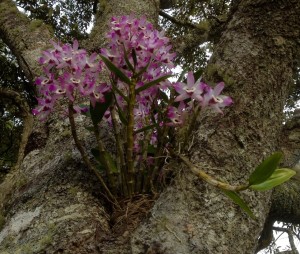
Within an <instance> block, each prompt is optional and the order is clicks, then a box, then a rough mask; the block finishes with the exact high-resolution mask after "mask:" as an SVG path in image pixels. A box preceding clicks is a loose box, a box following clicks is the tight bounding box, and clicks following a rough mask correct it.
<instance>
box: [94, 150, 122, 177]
mask: <svg viewBox="0 0 300 254" xmlns="http://www.w3.org/2000/svg"><path fill="white" fill-rule="evenodd" d="M91 153H92V155H93V156H94V157H95V159H96V160H97V161H98V163H99V164H100V166H101V167H103V168H106V166H107V168H108V169H109V171H110V172H112V173H118V169H117V167H116V164H115V162H114V160H113V158H112V156H111V155H110V153H109V152H107V151H103V152H100V151H99V149H98V148H92V149H91ZM105 165H106V166H105Z"/></svg>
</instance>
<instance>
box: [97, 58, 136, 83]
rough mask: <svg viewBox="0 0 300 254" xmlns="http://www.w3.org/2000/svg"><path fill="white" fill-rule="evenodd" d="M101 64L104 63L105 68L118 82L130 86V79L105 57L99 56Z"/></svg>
mask: <svg viewBox="0 0 300 254" xmlns="http://www.w3.org/2000/svg"><path fill="white" fill-rule="evenodd" d="M100 57H101V58H102V60H103V62H104V63H105V65H106V67H107V68H108V69H109V70H110V71H111V72H112V73H114V74H115V75H116V76H117V77H118V78H119V79H120V80H122V81H123V82H125V83H126V84H128V85H132V83H131V81H130V79H129V78H128V77H127V76H126V75H125V74H124V73H123V72H122V71H121V70H120V69H119V68H118V67H117V66H115V65H114V64H113V63H112V62H111V61H110V60H108V59H107V58H106V57H104V56H102V55H100Z"/></svg>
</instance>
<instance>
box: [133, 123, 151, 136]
mask: <svg viewBox="0 0 300 254" xmlns="http://www.w3.org/2000/svg"><path fill="white" fill-rule="evenodd" d="M156 126H157V124H151V125H148V126H145V127H143V128H141V129H138V130H136V131H135V132H134V134H137V133H139V132H143V131H147V130H151V129H153V128H154V127H156Z"/></svg>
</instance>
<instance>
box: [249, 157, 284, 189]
mask: <svg viewBox="0 0 300 254" xmlns="http://www.w3.org/2000/svg"><path fill="white" fill-rule="evenodd" d="M281 158H282V153H280V152H276V153H274V154H272V155H271V156H270V157H268V158H267V159H265V160H264V161H263V162H262V163H261V164H259V165H258V166H257V167H256V169H255V170H254V172H253V173H252V174H251V175H250V178H249V185H257V184H260V183H262V182H264V181H266V180H267V179H268V178H269V177H270V176H271V175H272V174H273V172H274V171H275V169H276V168H277V166H278V164H279V162H280V160H281Z"/></svg>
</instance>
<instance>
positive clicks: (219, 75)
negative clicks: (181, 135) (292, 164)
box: [0, 0, 300, 254]
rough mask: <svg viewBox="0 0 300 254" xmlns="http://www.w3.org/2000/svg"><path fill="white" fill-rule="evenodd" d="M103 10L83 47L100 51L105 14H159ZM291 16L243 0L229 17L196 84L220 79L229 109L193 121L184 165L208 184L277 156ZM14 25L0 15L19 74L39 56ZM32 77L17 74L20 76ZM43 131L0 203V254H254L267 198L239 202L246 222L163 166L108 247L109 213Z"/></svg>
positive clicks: (54, 129) (153, 9) (295, 11)
mask: <svg viewBox="0 0 300 254" xmlns="http://www.w3.org/2000/svg"><path fill="white" fill-rule="evenodd" d="M9 2H10V1H7V0H6V1H2V2H1V3H0V10H1V14H2V12H3V11H5V14H7V15H15V14H16V13H15V12H12V11H11V9H9V8H8V7H7V6H8V4H9ZM107 4H108V5H109V6H108V7H109V8H108V9H105V10H104V12H103V13H102V14H101V15H102V16H101V17H98V20H97V23H96V28H95V31H93V33H92V36H91V40H90V42H88V43H89V48H90V49H96V48H99V45H102V44H103V39H102V38H103V31H104V30H105V29H106V28H105V27H104V26H103V22H106V21H107V18H109V17H111V15H115V14H126V13H131V12H134V10H136V13H139V14H140V13H143V14H149V15H150V17H152V18H155V17H157V14H158V6H159V5H158V1H157V2H156V1H150V0H149V1H137V2H136V1H129V0H128V1H122V2H121V3H120V2H119V1H108V2H107ZM110 4H112V5H110ZM121 7H122V8H121ZM106 11H107V12H106ZM3 13H4V12H3ZM299 14H300V3H299V1H280V0H277V1H272V2H270V1H262V0H256V1H253V0H244V1H241V2H240V4H239V5H238V7H237V9H236V11H235V12H234V13H233V14H232V17H231V20H230V22H229V23H228V25H227V27H226V30H225V31H224V32H223V34H222V37H221V39H220V41H219V43H218V45H217V46H216V48H215V54H214V56H213V58H212V61H211V63H210V66H209V67H208V69H207V72H206V76H205V77H206V79H207V81H208V82H216V81H220V80H224V81H225V82H226V84H227V93H230V95H231V96H232V97H233V98H234V101H235V104H234V106H233V107H232V108H231V109H227V110H226V111H225V115H224V116H223V117H220V116H219V115H203V116H202V117H201V119H199V124H200V123H201V125H200V126H199V127H198V129H197V131H196V132H195V133H194V134H193V135H194V141H193V144H192V146H191V150H190V158H191V160H192V161H193V162H194V163H196V164H199V165H200V166H201V168H203V169H205V170H206V171H207V172H208V173H210V174H211V175H214V176H215V177H216V178H219V179H223V180H227V181H228V182H230V183H232V184H236V183H241V184H242V183H244V182H245V181H246V179H247V177H248V175H249V174H250V172H251V171H252V170H253V168H254V167H255V166H256V165H257V164H258V163H259V161H261V160H262V159H263V158H265V157H267V156H268V155H270V154H271V153H272V152H273V151H274V150H276V149H277V147H278V137H279V134H280V131H281V119H282V110H283V105H284V101H285V99H286V97H287V94H288V90H289V85H290V83H291V78H292V67H293V53H294V50H295V49H296V46H295V44H294V41H295V40H296V38H298V37H299V32H300V23H299V19H298V16H299ZM10 17H11V16H10ZM16 20H18V18H17V17H16ZM16 20H15V19H7V18H5V17H3V15H1V16H0V25H1V28H0V29H1V30H0V32H1V37H2V34H3V37H5V38H6V42H7V44H8V45H9V46H10V47H12V48H13V49H15V50H14V53H15V54H16V55H18V56H19V58H20V59H21V58H22V57H23V58H24V57H25V56H26V57H27V58H28V60H26V62H27V63H31V65H30V64H27V65H28V66H29V67H27V68H29V69H30V68H32V69H33V71H31V73H36V70H37V69H36V67H35V66H36V65H35V64H34V62H35V60H36V58H37V55H38V54H39V51H38V49H37V50H36V51H34V52H35V53H34V54H29V53H26V52H27V51H26V50H25V51H24V50H23V48H22V47H20V49H19V48H18V45H20V44H19V41H18V36H17V34H16V33H10V30H9V29H2V27H5V26H6V27H7V26H8V25H9V26H10V27H12V26H13V25H14V26H16V27H17V26H18V24H14V23H13V22H14V21H16ZM101 26H102V27H103V28H101ZM33 35H34V33H33ZM7 38H9V39H7ZM14 41H16V43H14ZM32 43H34V41H32ZM38 45H39V44H38ZM43 45H46V44H43ZM28 47H29V46H28ZM30 47H33V46H30ZM30 47H29V48H30ZM25 48H26V47H25ZM39 50H40V48H39ZM23 55H24V56H23ZM24 68H25V67H24ZM31 73H30V71H28V72H26V74H27V75H28V76H29V77H30V75H32V74H31ZM78 121H79V122H80V119H78ZM48 128H49V137H48V139H47V143H46V145H45V147H43V148H40V149H36V150H33V151H31V152H30V153H29V154H28V155H27V156H26V157H25V160H24V163H23V167H22V172H23V174H22V175H25V176H26V178H25V179H20V181H19V182H20V183H22V184H20V185H19V186H18V188H17V190H16V191H15V192H14V193H13V194H12V197H11V199H10V201H9V202H8V203H7V204H5V205H6V206H5V208H6V211H7V213H5V214H4V215H5V217H6V223H5V224H4V225H3V228H2V231H1V232H0V251H1V253H18V252H19V253H166V254H167V253H178V254H179V253H185V254H188V253H193V254H194V253H253V252H254V250H255V248H256V241H257V238H258V237H259V234H260V232H261V230H262V228H263V224H264V220H265V218H266V216H267V214H268V211H269V207H270V197H271V192H267V193H263V194H261V193H254V192H250V191H249V192H245V194H244V195H243V197H244V198H245V200H246V201H247V202H248V203H249V204H250V207H251V208H252V210H253V211H254V213H255V215H256V216H257V217H258V218H259V219H258V220H257V221H254V220H251V219H250V218H249V217H248V216H247V215H246V214H244V213H243V212H242V211H241V210H240V209H239V208H238V207H237V206H235V205H234V204H233V203H232V202H231V201H230V200H228V199H227V198H226V197H224V196H223V195H222V193H221V192H220V191H219V190H217V189H215V188H212V187H211V186H208V185H206V184H204V183H203V182H201V181H200V180H199V179H197V178H195V177H194V176H193V175H192V174H191V173H190V172H189V170H188V169H187V168H185V167H184V166H181V167H180V169H178V162H176V161H174V162H175V165H173V167H172V163H171V164H170V166H171V168H173V169H174V171H178V172H176V173H177V177H176V178H175V180H174V183H173V185H172V186H170V187H168V188H167V189H166V190H165V191H164V193H162V195H161V196H160V198H159V199H158V200H157V201H156V203H155V206H154V208H153V209H152V210H151V214H150V215H149V218H148V219H147V220H145V221H144V223H143V224H142V225H140V226H139V227H138V228H137V230H136V231H135V232H134V233H133V236H132V238H131V241H128V237H127V236H126V233H124V235H123V236H121V237H119V238H118V239H112V238H111V236H110V233H111V229H110V225H109V211H106V210H105V208H104V207H105V204H104V203H103V201H101V200H105V199H104V198H103V199H102V198H99V196H100V197H101V195H100V194H99V190H98V187H97V184H96V182H94V179H93V176H92V175H91V174H89V173H88V172H87V171H86V170H85V167H84V166H83V165H82V164H81V163H80V158H79V154H78V152H77V151H76V150H75V148H74V145H73V142H72V139H71V137H70V132H69V131H68V130H67V129H68V124H67V123H66V122H63V121H61V122H57V121H54V122H52V123H51V124H49V126H48ZM81 138H82V139H83V140H85V141H86V143H85V144H86V146H89V144H90V143H92V142H93V140H90V138H89V137H88V136H85V134H84V133H83V132H82V133H81ZM0 188H1V186H0Z"/></svg>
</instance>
